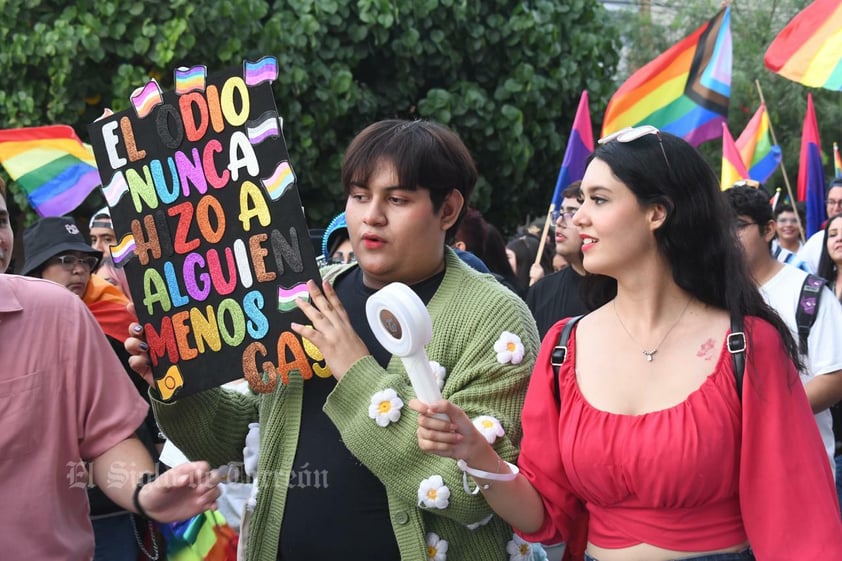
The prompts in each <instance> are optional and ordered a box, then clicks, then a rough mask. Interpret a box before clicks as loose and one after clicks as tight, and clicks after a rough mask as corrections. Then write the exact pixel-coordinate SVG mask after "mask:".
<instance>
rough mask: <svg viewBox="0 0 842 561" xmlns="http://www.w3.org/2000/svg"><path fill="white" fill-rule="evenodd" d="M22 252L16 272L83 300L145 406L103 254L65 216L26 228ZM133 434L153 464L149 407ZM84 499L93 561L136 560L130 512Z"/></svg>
mask: <svg viewBox="0 0 842 561" xmlns="http://www.w3.org/2000/svg"><path fill="white" fill-rule="evenodd" d="M23 251H24V256H25V260H24V264H23V268H22V269H21V274H22V275H26V276H29V277H36V278H41V279H46V280H49V281H53V282H55V283H56V284H59V285H61V286H63V287H65V288H66V289H67V290H69V291H70V292H72V293H73V294H75V295H76V296H77V297H79V298H81V299H82V301H83V302H84V303H85V305H86V306H87V308H88V310H89V311H90V312H91V313H92V314H93V316H94V318H95V319H96V321H97V323H98V324H99V326H100V328H101V330H102V332H103V333H104V334H105V336H106V339H107V340H108V343H109V344H110V345H111V349H112V351H113V353H112V354H116V356H117V357H118V358H119V359H120V362H122V364H123V370H125V372H126V375H127V376H129V378H130V379H131V380H132V382H133V383H134V385H135V388H136V390H137V392H138V393H139V394H140V395H141V396H143V397H144V398H146V400H147V403H148V397H147V395H146V384H145V382H144V381H143V380H142V379H141V378H140V377H139V376H135V375H134V374H132V373H131V369H130V368H129V354H128V352H127V351H126V350H125V348H124V346H123V340H124V339H125V338H126V334H127V333H128V332H129V326H130V325H131V324H132V323H133V322H136V321H137V317H136V316H135V315H134V314H131V313H129V312H128V310H127V308H126V306H127V305H128V303H129V300H128V298H127V297H126V296H125V294H123V292H122V291H121V290H120V289H119V288H118V287H116V286H114V285H112V284H111V283H109V282H108V281H107V280H105V279H104V278H102V277H100V276H98V275H95V274H92V273H93V271H95V270H96V269H97V266H98V265H99V263H100V260H101V259H102V252H101V251H100V250H98V249H95V248H93V247H92V246H90V245H88V244H87V243H86V242H85V238H84V237H83V235H82V232H81V231H80V230H79V228H78V227H77V226H76V223H75V222H74V221H73V219H72V218H70V217H66V216H62V217H47V218H42V219H40V220H39V221H38V222H36V223H34V224H32V225H31V226H29V227H28V228H26V230H24V232H23ZM109 358H110V357H109ZM136 436H137V437H138V438H139V439H140V441H141V442H143V443H144V445H145V446H146V448H147V451H148V452H149V454H150V456H151V457H152V458H154V459H155V460H156V461H157V458H158V452H157V448H156V446H155V445H156V444H161V443H162V442H163V439H162V438H160V436H159V431H158V428H157V425H156V424H155V417H154V415H153V413H152V411H151V409H150V408H149V407H148V405H147V409H146V418H145V420H144V422H143V423H142V424H141V425H140V427H139V428H138V429H137V431H136ZM88 499H89V502H90V505H91V507H90V513H91V522H92V525H93V528H94V534H95V542H96V550H95V555H94V561H99V560H100V559H102V560H105V559H108V560H115V561H119V560H122V559H126V560H129V559H136V558H137V556H138V554H139V549H138V547H139V546H138V545H137V543H136V539H135V530H134V528H133V525H134V521H133V518H132V515H131V513H130V512H128V511H126V510H125V509H124V508H123V507H121V506H119V505H118V504H116V503H114V502H113V501H111V500H110V499H109V498H108V497H107V496H106V495H105V494H104V493H103V491H102V490H101V489H99V488H98V487H94V488H91V489H89V491H88Z"/></svg>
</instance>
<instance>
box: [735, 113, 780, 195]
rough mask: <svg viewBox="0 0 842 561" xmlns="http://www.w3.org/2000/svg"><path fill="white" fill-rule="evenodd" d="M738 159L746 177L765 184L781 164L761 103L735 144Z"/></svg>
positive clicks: (767, 118) (766, 114)
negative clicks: (746, 172)
mask: <svg viewBox="0 0 842 561" xmlns="http://www.w3.org/2000/svg"><path fill="white" fill-rule="evenodd" d="M736 145H737V149H738V150H739V151H740V157H741V158H742V160H743V163H745V165H746V167H747V168H748V176H749V178H751V179H754V180H755V181H759V182H760V183H765V182H766V180H767V179H769V177H770V176H771V175H772V174H773V173H775V169H777V167H778V164H780V163H781V149H780V147H779V146H778V145H777V144H772V137H771V135H770V134H769V114H768V113H767V112H766V104H764V103H761V104H760V107H758V108H757V111H755V112H754V115H753V116H752V118H751V120H750V121H749V122H748V124H747V125H746V128H745V129H743V132H742V133H741V134H740V137H739V138H738V139H737V142H736Z"/></svg>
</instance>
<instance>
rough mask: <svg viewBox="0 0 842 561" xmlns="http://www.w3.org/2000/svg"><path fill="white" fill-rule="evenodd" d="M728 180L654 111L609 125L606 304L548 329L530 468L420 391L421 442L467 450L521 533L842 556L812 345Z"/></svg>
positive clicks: (685, 549) (595, 213)
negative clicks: (810, 377) (810, 380)
mask: <svg viewBox="0 0 842 561" xmlns="http://www.w3.org/2000/svg"><path fill="white" fill-rule="evenodd" d="M718 183H719V182H718V180H717V177H716V174H715V173H714V172H713V171H712V170H711V168H710V167H709V166H708V164H707V163H706V162H705V161H704V159H703V158H702V157H701V155H700V154H699V153H698V152H697V151H696V150H695V149H694V148H693V147H692V146H690V145H689V144H688V143H687V142H685V141H684V140H682V139H680V138H678V137H676V136H673V135H671V134H668V133H664V132H660V131H658V130H657V129H656V128H655V127H652V126H642V127H637V128H635V129H626V130H623V131H621V132H619V133H617V134H616V135H612V136H610V137H608V138H605V139H602V140H601V141H600V145H599V146H598V147H597V149H596V151H595V152H594V155H593V157H592V160H591V162H590V163H589V165H588V167H587V170H586V172H585V176H584V178H583V180H582V186H581V187H582V193H583V195H584V203H583V204H582V206H581V208H580V209H579V210H578V211H577V212H576V214H575V215H574V217H573V219H572V220H573V224H574V225H575V226H576V227H577V228H578V229H579V231H580V235H581V237H582V240H583V246H582V250H583V252H584V260H583V265H584V268H585V269H586V270H587V271H588V275H587V276H586V277H585V279H584V280H583V288H584V289H585V297H586V301H587V303H588V305H589V308H590V309H592V310H593V311H592V312H590V313H589V314H587V315H585V316H583V317H582V318H581V320H580V321H578V323H575V324H574V326H573V327H572V330H571V331H570V333H569V338H568V339H567V340H566V342H563V341H561V340H560V335H561V333H562V331H563V329H564V328H565V327H566V326H567V324H568V323H569V321H570V320H565V321H561V322H559V323H557V324H556V325H555V326H554V327H553V328H551V329H550V331H549V332H548V334H547V336H546V337H545V338H544V342H543V345H542V347H541V352H540V354H539V355H538V359H537V361H536V366H535V369H534V371H533V374H532V378H531V380H530V386H529V390H528V392H527V396H526V402H525V404H524V408H523V415H522V426H523V434H524V436H523V441H522V445H521V452H520V456H519V458H518V466H513V465H510V464H506V463H505V462H502V461H501V459H500V458H499V456H497V454H496V453H495V452H494V449H493V448H492V447H491V446H490V445H489V444H488V441H487V440H486V438H485V436H484V435H483V434H482V433H481V432H479V431H478V430H477V428H476V427H475V426H474V424H473V423H472V422H471V420H470V419H468V418H467V417H466V416H465V414H464V413H463V412H462V411H461V410H460V409H459V408H458V407H456V406H454V405H453V404H451V403H449V402H447V401H441V402H437V403H435V404H431V405H425V404H423V403H421V402H420V401H418V400H413V401H412V402H411V403H410V406H411V407H412V408H413V409H415V410H416V411H417V412H419V417H418V423H419V429H418V442H419V446H420V447H421V448H422V449H423V450H425V451H428V452H430V453H433V454H437V455H440V456H446V457H451V458H454V459H457V460H459V466H460V468H461V469H462V470H463V472H465V487H466V491H469V492H473V490H471V489H470V487H474V486H475V489H476V491H477V492H481V493H482V494H483V496H484V497H485V499H486V500H487V501H488V503H489V505H490V506H491V507H492V508H493V509H494V510H495V511H496V512H497V514H498V515H499V516H501V517H502V518H503V519H505V520H506V521H507V522H509V523H510V524H511V525H512V526H513V527H514V528H515V529H516V531H517V532H518V533H519V535H520V536H521V537H522V538H523V539H525V540H527V541H535V542H542V543H558V542H560V541H565V542H567V544H568V550H569V551H568V552H567V555H569V557H570V558H573V559H577V558H578V559H582V558H584V559H586V560H588V561H593V560H597V561H672V560H677V559H681V560H686V561H689V560H693V561H749V560H753V559H757V560H758V561H792V560H793V559H842V522H840V519H839V511H838V504H837V499H836V494H835V488H834V484H833V477H832V475H831V472H830V465H829V463H828V461H827V457H826V455H825V452H824V448H823V446H822V441H821V439H820V437H819V433H818V430H817V429H816V424H815V421H814V420H813V415H812V412H811V410H810V406H809V403H808V401H807V397H806V395H805V392H804V389H803V387H802V384H801V382H800V381H799V377H798V370H797V367H800V366H801V357H800V356H799V354H798V348H797V345H796V343H795V341H794V340H793V338H792V336H791V334H790V332H789V330H788V329H787V327H786V326H785V325H784V323H783V322H782V320H781V319H780V318H779V317H778V316H777V315H776V314H775V313H774V312H773V311H772V310H771V309H770V308H769V307H768V306H767V305H766V304H765V303H764V301H763V299H762V297H761V295H760V293H759V292H758V291H757V289H756V288H755V286H754V283H753V281H752V279H751V277H750V276H749V274H748V271H747V269H746V266H745V264H744V263H743V260H742V255H741V253H740V249H739V245H738V242H737V238H736V232H735V227H734V217H733V215H732V214H731V212H730V211H729V209H728V208H727V207H726V206H725V204H724V201H723V198H722V196H721V193H720V190H719V185H718ZM729 351H731V352H729ZM732 353H734V355H733V356H732ZM552 362H555V364H556V366H555V367H554V366H553V364H552ZM740 362H742V363H743V365H742V366H740V365H739V363H740ZM737 372H742V373H743V376H744V377H743V379H742V382H741V383H740V382H737V379H736V377H737V376H736V373H737ZM435 413H445V414H446V415H447V416H448V417H449V421H445V420H441V419H439V418H436V417H433V416H432V415H433V414H435ZM503 429H504V430H505V429H506V427H503ZM518 468H519V472H518ZM471 479H473V481H472V482H471V481H470V480H471Z"/></svg>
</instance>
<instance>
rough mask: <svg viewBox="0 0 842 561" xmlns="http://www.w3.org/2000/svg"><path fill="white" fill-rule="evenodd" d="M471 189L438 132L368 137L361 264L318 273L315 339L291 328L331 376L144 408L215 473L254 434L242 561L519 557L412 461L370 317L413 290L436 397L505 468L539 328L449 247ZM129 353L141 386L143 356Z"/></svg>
mask: <svg viewBox="0 0 842 561" xmlns="http://www.w3.org/2000/svg"><path fill="white" fill-rule="evenodd" d="M476 178H477V173H476V169H475V166H474V163H473V160H472V158H471V156H470V153H469V152H468V150H467V148H466V147H465V145H464V144H463V143H462V142H461V140H459V138H458V137H457V136H456V135H455V134H454V133H453V132H452V131H450V130H448V129H447V128H445V127H443V126H441V125H438V124H434V123H430V122H424V121H398V120H390V121H382V122H378V123H375V124H373V125H371V126H369V127H368V128H366V129H365V130H364V131H362V132H361V133H360V134H359V135H358V136H357V137H356V138H355V139H354V140H353V141H352V143H351V145H350V146H349V148H348V150H347V151H346V154H345V160H344V163H343V170H342V181H343V184H344V186H345V189H346V192H347V194H348V201H347V205H346V209H345V211H346V217H347V221H348V230H349V233H350V238H351V243H352V245H353V250H354V254H355V255H356V257H357V263H356V264H349V265H340V266H336V267H330V268H327V269H324V270H323V271H322V272H323V276H324V277H325V279H326V280H325V282H324V283H323V285H322V287H321V290H320V289H319V287H317V285H316V284H315V283H313V282H312V281H311V282H310V283H309V284H308V289H309V292H310V297H311V302H312V303H311V304H308V303H304V302H302V301H299V307H300V308H301V309H302V310H303V311H304V312H305V314H306V316H307V317H308V318H309V320H310V322H311V324H310V325H308V326H305V325H299V324H293V326H292V329H293V330H294V331H295V332H296V333H298V334H299V335H301V336H303V337H305V338H306V339H307V340H309V341H310V342H312V344H314V345H315V346H316V347H318V351H319V352H320V353H321V356H323V358H324V363H325V364H326V366H327V368H323V369H318V368H316V367H315V366H314V373H315V376H312V377H311V378H310V379H304V378H303V377H302V376H298V375H295V374H296V373H293V374H292V375H290V376H289V379H288V383H286V384H278V386H277V388H276V389H275V390H274V391H273V392H271V393H266V394H262V395H260V396H240V395H234V394H230V393H225V392H224V391H221V390H209V391H207V392H202V393H199V394H196V395H192V396H189V397H186V398H183V399H178V400H176V401H174V402H171V403H164V402H163V401H155V402H154V409H155V413H156V416H157V418H158V421H159V424H160V425H161V427H162V429H163V431H164V432H165V433H166V434H167V436H168V437H169V438H171V439H172V440H173V441H174V442H175V444H177V445H178V446H179V447H180V448H181V449H182V450H184V451H185V453H186V454H187V456H188V457H190V458H202V459H205V460H207V461H209V462H210V463H211V464H215V465H216V464H223V463H226V462H230V461H236V460H238V459H239V460H242V450H243V443H244V441H245V438H246V434H247V433H248V430H249V429H248V425H249V423H253V422H255V421H258V420H259V421H260V452H259V459H258V464H257V465H258V470H257V472H258V473H257V479H256V481H255V482H256V484H257V487H258V489H259V491H258V493H257V496H256V501H255V503H254V504H253V505H252V507H253V512H251V513H249V514H248V515H247V518H248V519H247V521H246V522H244V530H243V535H242V537H241V540H242V542H241V543H242V544H243V545H244V548H245V559H249V560H260V561H270V560H275V559H283V560H284V561H297V560H304V559H307V560H311V559H323V560H331V559H346V558H355V559H367V560H384V561H385V560H390V561H391V560H397V559H405V560H418V561H421V560H424V559H427V558H428V556H430V557H435V558H439V559H441V558H444V554H445V552H446V555H447V559H448V560H449V561H460V560H465V561H468V560H471V561H473V560H481V559H487V560H496V559H499V560H504V559H508V558H509V555H510V551H509V552H507V548H508V549H509V550H512V549H513V548H519V547H520V545H521V544H520V542H516V541H514V538H513V535H512V531H511V528H510V527H509V526H508V525H507V524H505V523H504V522H502V521H501V520H500V519H499V518H497V517H493V516H492V512H491V510H490V509H489V507H488V505H487V504H486V502H485V500H484V499H483V497H482V495H481V494H475V493H473V492H472V491H471V490H467V489H464V488H463V473H462V472H461V471H460V470H459V468H458V467H457V465H456V462H454V461H453V460H449V459H443V458H438V457H434V456H431V455H427V454H424V453H422V452H421V450H420V449H419V448H418V446H417V443H416V435H415V431H416V426H417V425H416V421H415V417H416V414H415V413H414V412H413V411H411V410H410V409H409V408H407V407H405V406H404V404H405V403H407V402H409V400H410V399H412V398H413V397H414V395H415V394H414V392H413V390H412V387H411V386H410V383H409V379H408V377H407V375H406V372H405V371H404V369H403V366H402V364H401V361H400V360H399V359H398V358H397V357H392V356H391V355H389V353H388V352H387V351H385V349H383V347H382V346H381V345H380V344H379V343H378V341H377V340H376V338H375V337H374V336H373V334H372V331H371V329H370V327H369V325H368V323H367V321H366V314H365V303H366V300H367V298H368V297H369V296H371V295H372V294H374V293H375V292H376V291H377V290H378V289H380V288H382V287H384V286H386V285H387V284H389V283H391V282H402V283H404V284H407V285H409V286H410V287H411V288H412V289H413V290H414V291H415V292H416V294H418V296H419V297H420V298H421V299H422V301H424V303H425V304H426V306H427V310H428V311H429V313H430V315H431V317H432V322H433V338H432V341H431V342H430V344H429V345H428V346H427V348H426V350H427V353H428V355H429V358H430V360H431V361H435V363H436V364H435V365H433V366H434V370H436V371H437V376H438V378H439V383H440V385H441V391H442V394H443V395H444V396H445V397H446V398H447V399H450V400H452V401H454V402H458V403H459V404H460V405H461V406H462V407H464V408H465V409H466V410H467V411H469V412H470V414H471V416H472V417H473V418H475V422H476V423H477V425H478V426H481V427H482V428H483V429H484V430H485V431H486V432H487V438H488V439H489V441H492V442H494V446H495V449H496V450H497V451H498V452H499V453H500V455H501V457H503V458H505V459H506V460H509V461H514V460H515V458H516V457H517V453H518V445H519V441H520V436H521V433H520V421H519V419H520V410H521V407H522V404H523V399H524V395H525V391H526V386H527V383H528V378H529V375H530V372H531V369H532V365H533V363H534V360H535V356H536V352H537V348H538V336H537V332H536V329H535V324H534V322H533V321H532V318H531V316H530V314H529V311H528V309H527V308H526V306H525V305H524V304H523V302H522V301H521V300H519V299H518V298H517V297H516V296H515V295H514V294H512V293H511V292H510V291H508V290H506V289H505V288H503V287H502V286H501V285H500V284H499V283H497V282H496V281H495V280H494V279H493V277H491V276H488V275H481V274H479V273H476V272H475V271H473V270H472V269H470V268H468V267H467V266H466V265H464V264H463V263H462V262H461V261H460V260H459V258H458V257H456V255H455V254H454V253H453V252H452V251H451V250H450V249H448V248H447V247H446V245H445V239H446V236H447V234H448V232H450V231H452V230H454V229H455V228H456V227H457V225H458V223H459V220H460V219H461V217H462V215H463V214H464V209H465V208H466V204H467V200H468V198H469V197H470V194H471V191H472V189H473V187H474V184H475V182H476ZM127 346H128V348H129V349H130V350H133V352H134V353H135V354H137V355H138V356H135V357H134V359H133V360H134V364H135V366H136V370H137V371H138V372H139V373H141V374H144V375H145V376H146V377H147V380H148V381H150V382H151V381H152V376H151V371H150V370H149V367H148V366H147V361H146V359H147V357H146V355H145V353H143V352H142V351H141V341H140V340H139V339H130V340H129V341H128V342H127ZM264 368H266V366H265V365H264ZM153 393H154V390H153ZM153 397H154V396H153ZM437 555H438V557H436V556H437Z"/></svg>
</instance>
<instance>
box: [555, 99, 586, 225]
mask: <svg viewBox="0 0 842 561" xmlns="http://www.w3.org/2000/svg"><path fill="white" fill-rule="evenodd" d="M592 153H593V127H592V126H591V111H590V109H589V108H588V90H584V91H582V95H581V96H580V97H579V107H578V108H577V109H576V117H575V118H574V119H573V129H572V130H571V131H570V138H568V139H567V148H565V150H564V160H562V162H561V169H560V170H559V171H558V179H557V180H556V182H555V190H554V191H553V200H552V207H553V212H558V209H560V208H561V194H562V192H564V190H565V189H566V188H567V186H568V185H570V184H571V183H573V182H574V181H579V180H580V179H582V177H584V176H585V164H586V163H587V161H588V156H590V155H591V154H592Z"/></svg>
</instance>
